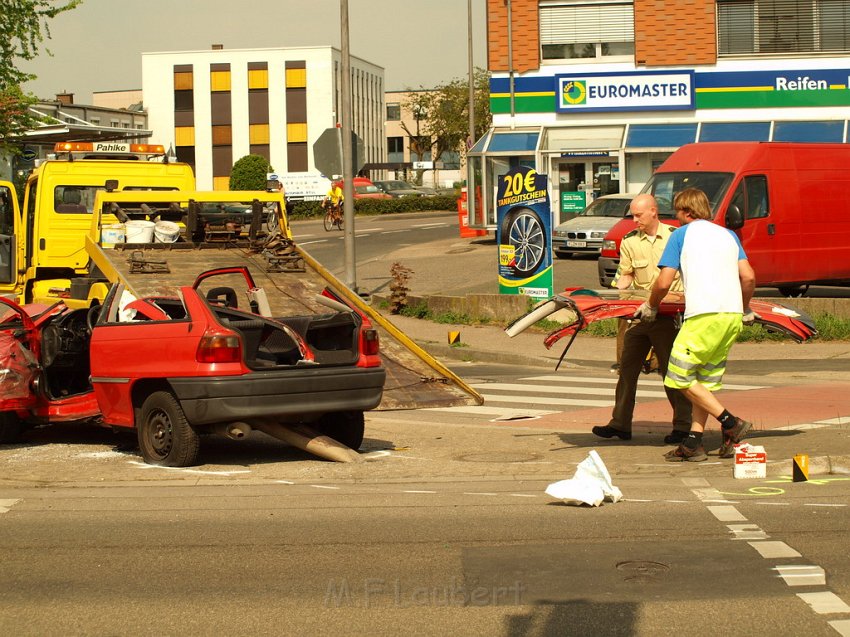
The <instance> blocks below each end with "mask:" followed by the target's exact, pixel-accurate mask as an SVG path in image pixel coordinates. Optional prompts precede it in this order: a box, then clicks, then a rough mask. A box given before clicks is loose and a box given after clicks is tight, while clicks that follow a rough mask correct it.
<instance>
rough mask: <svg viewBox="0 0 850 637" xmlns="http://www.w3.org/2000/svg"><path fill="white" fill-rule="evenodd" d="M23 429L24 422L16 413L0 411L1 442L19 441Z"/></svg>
mask: <svg viewBox="0 0 850 637" xmlns="http://www.w3.org/2000/svg"><path fill="white" fill-rule="evenodd" d="M23 430H24V426H23V423H22V422H21V419H20V418H18V416H17V415H16V414H13V413H11V412H7V411H4V412H2V413H0V444H8V443H10V442H15V441H17V439H18V437H19V436H20V435H21V432H22V431H23Z"/></svg>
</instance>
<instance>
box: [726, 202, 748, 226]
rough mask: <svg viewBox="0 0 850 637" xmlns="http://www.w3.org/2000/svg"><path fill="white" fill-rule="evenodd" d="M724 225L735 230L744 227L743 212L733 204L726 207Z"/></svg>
mask: <svg viewBox="0 0 850 637" xmlns="http://www.w3.org/2000/svg"><path fill="white" fill-rule="evenodd" d="M725 220H726V227H727V228H729V229H730V230H737V229H738V228H743V227H744V213H742V212H741V209H740V208H739V207H738V206H736V205H735V204H732V205H730V206H729V207H728V208H726V219H725Z"/></svg>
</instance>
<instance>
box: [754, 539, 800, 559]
mask: <svg viewBox="0 0 850 637" xmlns="http://www.w3.org/2000/svg"><path fill="white" fill-rule="evenodd" d="M749 545H750V546H752V547H753V548H754V549H755V550H757V551H758V552H759V554H760V555H761V556H762V557H763V558H765V559H766V560H770V559H775V558H777V557H781V558H788V557H801V555H800V554H799V553H798V552H797V551H795V550H794V549H792V548H791V547H790V546H788V545H787V544H786V543H785V542H772V541H771V542H749Z"/></svg>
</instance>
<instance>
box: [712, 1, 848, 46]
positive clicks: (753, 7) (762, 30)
mask: <svg viewBox="0 0 850 637" xmlns="http://www.w3.org/2000/svg"><path fill="white" fill-rule="evenodd" d="M829 51H850V3H848V2H846V0H718V1H717V52H718V54H719V55H748V54H749V55H758V54H776V53H781V54H788V53H820V52H829Z"/></svg>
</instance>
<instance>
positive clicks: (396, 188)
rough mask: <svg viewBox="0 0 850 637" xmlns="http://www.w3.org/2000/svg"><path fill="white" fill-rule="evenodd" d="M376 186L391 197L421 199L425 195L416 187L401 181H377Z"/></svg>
mask: <svg viewBox="0 0 850 637" xmlns="http://www.w3.org/2000/svg"><path fill="white" fill-rule="evenodd" d="M375 185H376V186H377V187H378V188H379V189H380V190H381V192H385V193H386V194H388V195H390V196H391V197H396V198H398V197H421V196H423V193H422V192H420V191H418V190H417V189H416V188H415V187H414V186H411V185H410V184H409V183H407V182H405V181H401V180H400V179H390V180H386V181H376V182H375Z"/></svg>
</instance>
